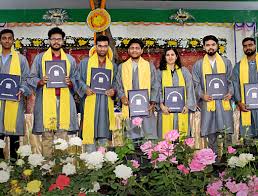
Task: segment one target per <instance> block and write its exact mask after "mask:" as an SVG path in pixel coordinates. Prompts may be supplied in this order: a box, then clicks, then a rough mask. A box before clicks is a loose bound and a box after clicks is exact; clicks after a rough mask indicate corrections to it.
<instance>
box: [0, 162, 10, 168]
mask: <svg viewBox="0 0 258 196" xmlns="http://www.w3.org/2000/svg"><path fill="white" fill-rule="evenodd" d="M0 168H1V169H3V170H8V168H9V167H8V165H7V163H6V162H4V161H1V162H0Z"/></svg>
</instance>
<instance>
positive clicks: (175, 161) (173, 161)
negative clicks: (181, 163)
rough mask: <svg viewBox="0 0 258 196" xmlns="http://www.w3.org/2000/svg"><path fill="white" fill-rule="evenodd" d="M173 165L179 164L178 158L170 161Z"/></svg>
mask: <svg viewBox="0 0 258 196" xmlns="http://www.w3.org/2000/svg"><path fill="white" fill-rule="evenodd" d="M169 161H170V162H171V163H174V164H176V165H177V164H178V161H177V160H176V157H173V158H171V159H170V160H169Z"/></svg>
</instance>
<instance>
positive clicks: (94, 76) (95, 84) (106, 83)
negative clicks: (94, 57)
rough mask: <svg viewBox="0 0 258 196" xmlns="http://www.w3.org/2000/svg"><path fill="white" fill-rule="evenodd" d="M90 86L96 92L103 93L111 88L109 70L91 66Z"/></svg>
mask: <svg viewBox="0 0 258 196" xmlns="http://www.w3.org/2000/svg"><path fill="white" fill-rule="evenodd" d="M90 88H91V89H92V90H93V91H94V92H95V93H98V94H105V91H106V90H109V89H110V88H111V70H110V69H105V68H91V82H90Z"/></svg>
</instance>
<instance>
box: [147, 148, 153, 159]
mask: <svg viewBox="0 0 258 196" xmlns="http://www.w3.org/2000/svg"><path fill="white" fill-rule="evenodd" d="M153 152H154V150H153V149H150V150H149V151H148V152H147V155H148V159H151V158H152V153H153Z"/></svg>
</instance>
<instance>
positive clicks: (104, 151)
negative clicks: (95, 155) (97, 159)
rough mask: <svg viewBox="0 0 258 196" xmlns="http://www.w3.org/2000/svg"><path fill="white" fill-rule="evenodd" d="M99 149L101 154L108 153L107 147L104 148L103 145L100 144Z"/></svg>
mask: <svg viewBox="0 0 258 196" xmlns="http://www.w3.org/2000/svg"><path fill="white" fill-rule="evenodd" d="M97 151H98V152H101V154H105V153H106V148H104V147H103V146H100V147H99V148H98V150H97Z"/></svg>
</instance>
